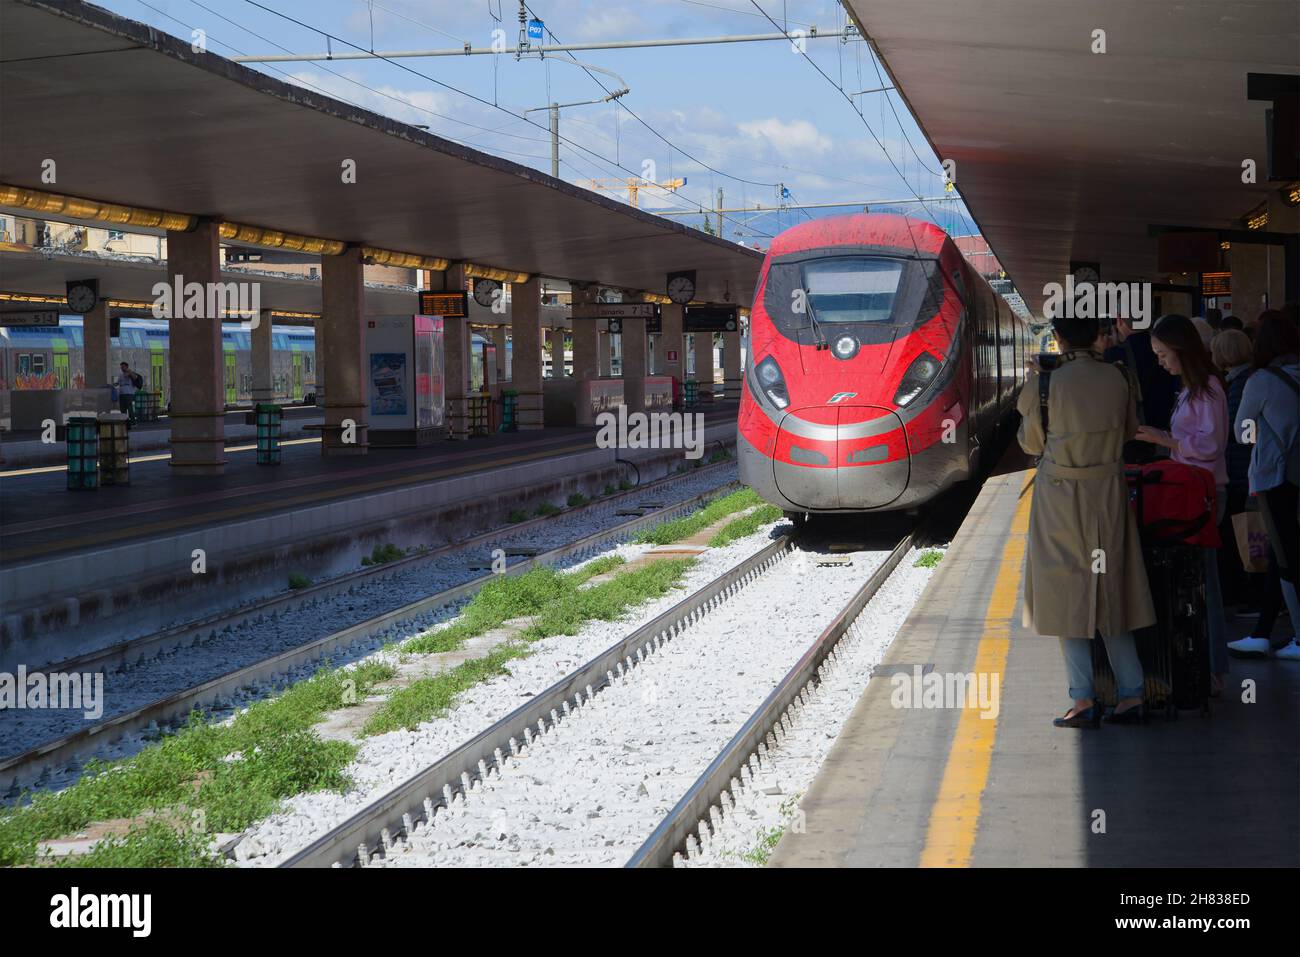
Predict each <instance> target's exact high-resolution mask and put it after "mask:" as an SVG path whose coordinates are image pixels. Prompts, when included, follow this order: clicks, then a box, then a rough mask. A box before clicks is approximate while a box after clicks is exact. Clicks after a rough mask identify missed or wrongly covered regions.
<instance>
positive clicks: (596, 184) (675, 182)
mask: <svg viewBox="0 0 1300 957" xmlns="http://www.w3.org/2000/svg"><path fill="white" fill-rule="evenodd" d="M578 185H580V186H585V187H586V188H587V189H593V190H602V189H607V190H610V191H611V192H612V191H615V190H624V189H625V190H627V202H628V205H629V206H635V207H637V208H640V204H639V203H638V201H637V195H638V194H639V193H640V191H641V190H643V189H662V190H665V191H666V192H670V193H675V192H676V191H677V190H679V189H681V188H682V187H683V186H685V185H686V177H685V176H679V177H678V178H677V179H670V180H666V181H665V182H662V183H651V182H647V181H646V180H644V179H641V178H640V177H639V176H629V177H627V178H626V179H618V178H615V179H584V180H582V181H581V182H580V183H579V184H578Z"/></svg>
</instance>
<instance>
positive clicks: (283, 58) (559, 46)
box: [234, 27, 857, 63]
mask: <svg viewBox="0 0 1300 957" xmlns="http://www.w3.org/2000/svg"><path fill="white" fill-rule="evenodd" d="M547 29H548V30H549V29H550V28H549V27H548V28H547ZM552 36H554V34H552ZM850 36H851V37H854V38H856V37H857V33H856V32H855V33H852V34H850V33H846V32H845V31H842V30H832V31H829V32H826V33H820V32H818V30H817V28H816V27H813V28H812V29H811V30H810V31H809V33H808V35H807V37H806V39H808V40H817V39H823V40H826V39H833V38H839V37H850ZM789 39H790V38H789V37H787V36H786V35H785V34H784V33H753V34H737V35H734V36H722V37H669V38H667V39H663V40H607V41H602V42H599V43H552V44H546V45H544V46H525V47H518V46H506V47H499V48H495V49H494V48H493V47H491V46H486V47H476V46H473V45H472V44H470V43H469V42H468V41H466V43H465V45H464V46H463V47H456V48H453V49H443V50H374V51H371V50H358V51H351V52H342V53H334V52H333V51H327V52H325V53H294V54H285V55H279V54H276V55H270V56H262V55H257V56H238V57H235V58H234V60H235V62H236V63H298V62H303V63H305V62H310V61H313V60H374V59H379V60H413V59H418V58H420V57H456V56H495V55H497V54H505V53H538V54H542V55H545V54H547V53H568V52H570V51H572V50H641V49H654V48H658V47H689V46H704V45H708V44H716V43H762V42H768V41H772V40H785V41H787V42H788V41H789Z"/></svg>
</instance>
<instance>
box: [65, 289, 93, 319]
mask: <svg viewBox="0 0 1300 957" xmlns="http://www.w3.org/2000/svg"><path fill="white" fill-rule="evenodd" d="M68 308H69V309H71V310H72V311H73V312H79V313H82V314H83V315H84V314H85V313H88V312H90V310H92V309H94V308H95V290H94V289H92V288H91V287H90V286H72V287H70V288H69V289H68Z"/></svg>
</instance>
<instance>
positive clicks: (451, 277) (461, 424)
mask: <svg viewBox="0 0 1300 957" xmlns="http://www.w3.org/2000/svg"><path fill="white" fill-rule="evenodd" d="M442 277H443V279H442V283H443V284H442V288H443V289H453V290H454V289H463V288H464V287H465V273H464V269H463V267H461V266H452V267H451V268H450V269H448V270H447V271H446V272H444V273H443V274H442ZM431 281H432V280H431ZM471 335H472V334H471V332H470V328H469V321H468V320H467V319H463V318H460V319H456V318H451V317H444V318H443V320H442V354H443V365H444V369H443V374H444V375H445V376H446V382H445V384H444V388H445V392H444V393H443V394H444V395H445V396H446V398H447V438H449V439H453V440H455V441H457V442H459V441H461V440H463V439H468V438H469V394H470V375H469V368H470V363H469V360H470V351H471V349H472V347H473V344H474V340H473V339H472V338H471ZM500 361H501V360H498V362H500ZM485 374H486V373H485ZM498 381H500V380H499V379H498Z"/></svg>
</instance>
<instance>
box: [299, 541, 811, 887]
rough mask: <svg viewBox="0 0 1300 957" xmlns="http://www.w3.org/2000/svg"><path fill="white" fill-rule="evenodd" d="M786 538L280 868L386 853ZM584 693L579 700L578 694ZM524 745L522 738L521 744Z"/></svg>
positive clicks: (767, 558)
mask: <svg viewBox="0 0 1300 957" xmlns="http://www.w3.org/2000/svg"><path fill="white" fill-rule="evenodd" d="M791 542H792V537H791V536H789V535H783V536H781V537H780V538H778V539H776V540H775V541H773V542H772V543H771V544H769V545H767V546H766V547H765V548H763V549H762V550H761V551H759V552H757V553H756V554H754V555H752V556H750V557H749V558H747V559H745V560H744V561H742V562H741V563H739V564H738V565H736V566H735V567H734V568H732V569H730V570H729V571H727V572H724V573H723V574H722V575H719V576H718V577H717V578H715V579H714V580H713V581H711V582H710V583H709V584H707V585H705V586H704V587H703V588H701V589H699V590H698V591H696V592H695V593H693V594H692V595H690V596H688V597H687V598H684V599H683V600H682V601H680V602H678V603H677V604H675V605H673V607H671V608H669V609H668V610H666V611H664V612H663V613H662V614H659V615H657V616H656V617H655V618H654V619H652V620H651V621H649V622H647V623H646V624H644V625H641V626H640V627H639V628H637V629H635V630H634V631H632V632H631V633H630V634H628V635H627V636H626V637H624V638H623V639H621V640H620V641H618V642H616V643H615V644H613V645H611V646H610V647H609V648H607V649H606V650H605V651H603V652H601V653H600V654H599V655H597V656H596V657H594V658H592V659H591V660H590V661H588V662H587V663H586V664H584V665H581V666H579V667H578V668H577V669H575V670H574V671H573V672H571V673H570V674H569V675H568V676H566V677H564V678H562V679H560V680H559V681H557V682H556V683H555V684H553V685H551V687H549V688H547V689H546V690H545V691H543V692H541V693H540V694H538V695H537V696H536V697H533V698H530V699H529V700H528V701H527V702H525V703H524V704H522V705H520V706H519V707H518V708H516V709H515V710H513V711H511V712H510V713H509V714H507V715H506V716H505V717H503V718H501V719H500V720H499V721H496V722H495V723H493V724H492V725H491V726H489V727H488V728H486V729H484V730H483V731H481V732H479V733H478V734H477V735H475V736H474V737H473V738H471V739H470V740H468V741H466V742H465V743H464V744H462V745H460V746H459V747H457V748H456V749H455V750H454V751H452V752H451V753H449V754H448V755H446V756H445V757H443V758H441V759H439V760H438V761H437V762H435V763H434V764H432V765H430V766H429V767H428V768H426V769H425V770H423V771H421V772H419V773H418V774H416V775H415V776H414V777H412V778H410V779H409V780H407V781H406V782H404V783H403V784H400V785H398V786H397V787H396V788H394V789H393V790H391V791H389V792H388V793H387V794H385V795H383V796H382V797H380V798H378V799H377V800H375V801H373V802H372V803H371V804H369V805H367V806H366V807H364V808H362V809H361V810H360V811H358V812H356V813H355V814H353V815H352V816H351V817H350V818H348V819H347V820H346V821H344V822H342V823H341V824H339V825H337V826H336V827H333V828H331V829H330V830H329V831H328V832H327V833H325V834H323V835H321V836H320V837H318V838H316V839H315V840H314V841H312V842H311V843H310V844H309V845H307V846H306V847H304V848H303V849H301V850H300V851H298V852H297V853H296V854H293V855H292V856H290V857H289V858H287V859H286V860H285V861H283V862H282V863H281V864H280V866H281V867H329V866H334V865H338V866H347V865H351V864H354V863H356V862H360V863H361V864H362V865H364V864H366V863H367V862H368V860H369V856H370V853H371V849H375V850H385V851H386V850H388V849H389V848H391V847H392V845H393V844H394V843H395V838H394V835H397V836H398V837H400V836H401V835H402V834H404V833H408V832H410V831H411V830H412V829H413V828H415V827H416V826H417V825H416V823H415V822H416V821H420V822H421V823H423V824H427V823H428V822H429V821H430V820H431V819H432V817H433V815H434V813H435V812H436V809H437V808H438V807H439V806H445V805H446V804H447V802H448V801H449V800H450V799H452V797H453V796H454V794H455V793H456V792H462V791H464V789H465V781H466V780H467V779H468V780H469V781H470V782H471V786H472V781H473V780H474V779H481V777H482V773H483V772H481V771H480V770H479V768H480V766H482V767H483V768H485V769H487V773H491V769H492V768H493V767H496V766H498V765H499V763H500V762H501V761H502V759H503V757H504V756H505V755H509V754H512V753H514V752H515V750H516V746H517V744H518V740H519V739H520V738H525V732H528V733H529V734H531V732H532V729H533V728H537V729H538V731H539V732H543V733H544V732H545V731H546V730H548V729H550V728H552V727H554V726H555V725H556V724H557V723H558V722H559V721H561V720H563V719H562V718H560V712H561V711H563V712H564V715H565V717H567V716H568V714H569V703H570V702H571V701H574V702H576V703H577V705H578V706H581V705H583V704H585V703H587V702H589V701H591V699H592V698H593V697H594V695H595V693H596V692H598V691H600V690H601V689H603V688H604V687H606V686H607V685H608V684H609V683H610V682H611V681H613V680H615V672H616V671H617V674H618V675H619V676H622V675H623V674H624V673H625V669H630V668H632V667H633V659H634V658H635V659H636V661H641V660H644V658H645V657H646V656H648V655H650V654H653V652H654V651H655V650H656V649H657V648H658V647H660V646H662V644H663V643H665V642H667V641H671V640H672V639H673V638H674V637H676V636H677V635H678V634H679V633H680V632H681V631H682V630H684V629H685V628H686V627H687V626H688V625H690V624H693V623H694V622H696V621H698V620H700V618H701V617H703V615H704V614H705V613H706V612H708V611H710V610H712V609H714V608H716V607H718V606H719V605H720V604H721V603H722V602H723V601H724V600H725V599H726V598H727V597H729V596H731V595H732V594H734V593H735V592H737V591H739V590H740V588H742V587H743V586H744V585H746V584H748V583H749V582H751V581H753V580H754V579H755V578H757V577H758V575H760V574H761V573H762V572H763V571H765V570H766V569H767V568H768V567H769V566H770V565H771V564H773V563H775V562H777V561H780V560H781V559H782V558H784V557H785V554H786V553H787V550H788V549H789V547H790V545H791ZM584 693H585V695H584ZM525 740H526V738H525Z"/></svg>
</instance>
